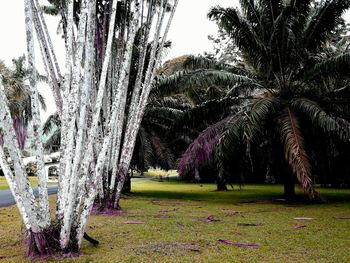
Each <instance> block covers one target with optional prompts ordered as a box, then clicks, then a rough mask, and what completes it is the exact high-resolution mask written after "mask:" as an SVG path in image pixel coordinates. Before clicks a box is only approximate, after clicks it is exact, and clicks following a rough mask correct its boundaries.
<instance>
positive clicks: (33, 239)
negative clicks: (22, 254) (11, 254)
mask: <svg viewBox="0 0 350 263" xmlns="http://www.w3.org/2000/svg"><path fill="white" fill-rule="evenodd" d="M59 240H60V232H59V230H58V229H56V228H54V227H52V226H51V227H49V228H48V229H46V230H44V231H42V232H39V233H34V232H33V231H29V232H28V239H27V244H28V251H27V255H28V257H29V258H30V259H32V260H37V259H46V258H55V259H57V258H66V257H76V256H79V255H80V254H79V246H78V243H77V242H76V241H74V242H73V241H70V244H69V246H68V248H67V249H65V250H62V249H61V246H60V242H59Z"/></svg>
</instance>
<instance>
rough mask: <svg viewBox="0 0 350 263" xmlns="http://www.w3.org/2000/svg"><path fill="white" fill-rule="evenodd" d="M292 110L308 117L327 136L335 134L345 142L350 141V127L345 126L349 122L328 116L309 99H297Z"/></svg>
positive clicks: (292, 104)
mask: <svg viewBox="0 0 350 263" xmlns="http://www.w3.org/2000/svg"><path fill="white" fill-rule="evenodd" d="M291 108H292V109H293V110H295V111H297V112H300V113H302V114H303V115H306V116H307V117H308V118H309V120H311V122H312V124H313V125H315V126H317V127H320V128H321V129H322V130H323V132H325V133H326V134H334V135H336V136H337V137H339V138H340V139H341V140H343V141H348V140H349V138H350V129H349V125H344V124H345V123H347V121H346V120H343V119H342V121H340V120H341V119H339V118H334V117H333V116H331V115H329V114H327V113H326V112H325V111H324V110H323V109H322V108H321V107H320V106H318V105H317V103H315V102H313V101H311V100H308V99H295V100H293V101H292V102H291ZM340 123H342V124H340Z"/></svg>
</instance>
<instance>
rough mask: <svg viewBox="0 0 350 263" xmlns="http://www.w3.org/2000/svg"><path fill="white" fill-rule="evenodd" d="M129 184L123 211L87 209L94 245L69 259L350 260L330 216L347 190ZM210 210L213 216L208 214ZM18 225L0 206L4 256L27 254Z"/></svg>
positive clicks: (339, 226) (346, 207)
mask: <svg viewBox="0 0 350 263" xmlns="http://www.w3.org/2000/svg"><path fill="white" fill-rule="evenodd" d="M132 187H133V194H132V195H131V196H127V197H125V199H124V200H123V201H122V206H123V209H124V211H125V214H124V215H122V216H119V217H111V216H91V217H90V219H89V225H88V227H87V230H86V231H87V233H89V235H91V236H92V237H94V238H96V239H98V240H99V241H100V246H99V247H97V248H94V247H92V246H90V244H88V243H87V242H86V241H84V243H83V248H82V252H83V255H82V256H81V257H79V258H76V259H74V262H350V254H349V247H350V220H340V219H336V217H338V216H350V190H333V189H332V190H330V189H327V190H320V192H321V194H322V195H323V196H325V197H327V198H328V199H329V200H330V201H331V202H330V203H328V204H302V203H296V204H285V203H278V202H273V201H272V199H274V198H280V197H281V193H282V187H281V186H260V185H247V186H246V187H245V188H244V189H243V190H239V189H238V188H237V189H236V188H235V189H234V190H231V191H228V192H215V191H214V190H215V185H211V184H204V185H194V184H187V183H182V182H176V181H169V182H168V181H163V182H158V181H155V180H143V181H137V182H133V185H132ZM51 199H52V201H53V199H54V197H51ZM228 210H230V211H228ZM233 211H237V212H239V213H236V214H234V213H233ZM209 216H213V218H214V219H216V220H219V221H215V222H208V220H207V218H208V217H209ZM295 217H311V218H313V220H310V221H297V220H294V218H295ZM125 221H140V222H144V224H140V225H128V224H124V222H125ZM240 224H257V225H258V226H249V227H247V226H240ZM296 226H305V227H303V228H295V227H296ZM21 228H22V224H21V221H20V219H19V216H18V212H17V210H16V208H15V207H11V208H4V209H0V236H1V237H2V242H1V243H0V260H2V262H27V260H26V258H25V256H24V254H25V249H24V245H23V243H22V241H21V234H20V232H21V231H20V229H21ZM219 239H225V240H231V241H232V242H240V243H244V244H257V245H259V247H258V248H257V249H251V248H238V247H235V246H232V245H225V244H222V243H219V242H218V240H219ZM65 261H66V262H70V261H73V260H65Z"/></svg>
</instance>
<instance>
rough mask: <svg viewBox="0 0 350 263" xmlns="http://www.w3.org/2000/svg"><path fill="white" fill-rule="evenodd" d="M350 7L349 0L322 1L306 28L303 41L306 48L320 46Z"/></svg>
mask: <svg viewBox="0 0 350 263" xmlns="http://www.w3.org/2000/svg"><path fill="white" fill-rule="evenodd" d="M349 7H350V1H349V0H326V1H322V2H321V3H320V7H319V8H317V9H316V10H315V13H314V14H313V15H312V16H311V17H310V19H309V21H308V23H307V25H306V27H305V29H304V32H303V42H304V46H305V48H306V49H308V50H311V49H314V48H317V47H319V46H320V45H321V44H322V43H323V42H324V41H325V40H326V39H327V37H329V35H330V34H331V32H332V30H334V28H335V27H336V26H337V25H338V24H339V22H340V21H341V20H340V18H341V16H342V14H343V13H344V12H345V11H346V10H347V9H348V8H349Z"/></svg>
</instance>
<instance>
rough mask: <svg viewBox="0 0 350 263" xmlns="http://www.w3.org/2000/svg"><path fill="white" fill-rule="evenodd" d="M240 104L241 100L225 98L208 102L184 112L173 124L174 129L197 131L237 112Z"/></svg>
mask: <svg viewBox="0 0 350 263" xmlns="http://www.w3.org/2000/svg"><path fill="white" fill-rule="evenodd" d="M239 104H240V99H237V98H224V99H214V100H208V101H206V102H204V103H201V104H197V105H196V106H194V107H192V108H191V109H188V110H186V111H183V113H182V114H181V115H179V116H178V118H176V119H175V120H174V122H173V125H172V129H175V130H178V129H183V128H186V127H189V128H192V129H196V128H201V127H203V125H205V124H207V123H209V124H210V123H213V122H216V121H217V120H220V119H223V118H226V117H227V116H228V115H231V114H232V113H233V112H236V111H237V109H238V107H239Z"/></svg>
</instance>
